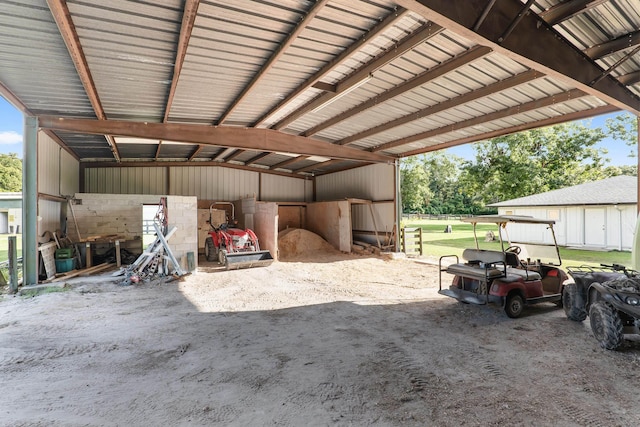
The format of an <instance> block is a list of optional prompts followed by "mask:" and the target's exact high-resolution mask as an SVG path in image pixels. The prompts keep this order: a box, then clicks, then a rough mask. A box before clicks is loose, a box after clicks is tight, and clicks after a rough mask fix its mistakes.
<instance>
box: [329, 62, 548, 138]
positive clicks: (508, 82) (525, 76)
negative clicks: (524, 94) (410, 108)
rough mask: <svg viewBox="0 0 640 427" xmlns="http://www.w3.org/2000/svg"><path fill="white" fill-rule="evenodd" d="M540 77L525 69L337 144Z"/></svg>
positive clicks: (397, 125)
mask: <svg viewBox="0 0 640 427" xmlns="http://www.w3.org/2000/svg"><path fill="white" fill-rule="evenodd" d="M539 77H542V75H541V74H540V73H539V72H537V71H535V70H528V71H525V72H523V73H520V74H516V75H515V76H512V77H509V78H506V79H504V80H500V81H498V82H496V83H493V84H490V85H489V86H485V87H483V88H480V89H476V90H472V91H471V92H467V93H465V94H463V95H460V96H457V97H455V98H451V99H449V100H447V101H443V102H439V103H437V104H434V105H432V106H430V107H427V108H423V109H422V110H419V111H416V112H414V113H411V114H409V115H406V116H404V117H400V118H398V119H395V120H391V121H389V122H387V123H383V124H381V125H379V126H376V127H372V128H370V129H367V130H365V131H362V132H359V133H356V134H354V135H351V136H349V137H347V138H344V139H342V140H340V141H338V142H337V143H336V144H339V145H345V144H351V143H353V142H355V141H358V140H360V139H364V138H367V137H369V136H371V135H375V134H377V133H381V132H384V131H387V130H389V129H393V128H395V127H399V126H403V125H406V124H407V123H411V122H413V121H416V120H420V119H423V118H425V117H428V116H431V115H433V114H437V113H440V112H442V111H445V110H448V109H450V108H455V107H457V106H459V105H463V104H466V103H468V102H471V101H475V100H477V99H480V98H484V97H485V96H489V95H492V94H494V93H496V92H499V91H502V90H506V89H509V88H512V87H515V86H519V85H521V84H524V83H527V82H530V81H532V80H535V79H537V78H539Z"/></svg>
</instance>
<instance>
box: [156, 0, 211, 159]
mask: <svg viewBox="0 0 640 427" xmlns="http://www.w3.org/2000/svg"><path fill="white" fill-rule="evenodd" d="M199 5H200V0H186V2H185V5H184V8H183V11H182V25H181V26H180V36H179V37H178V48H177V50H176V59H175V60H174V61H173V77H172V78H171V88H170V89H169V96H168V97H167V106H166V107H165V108H164V118H163V119H162V122H163V123H166V122H167V121H168V120H169V113H170V112H171V104H173V98H174V96H175V94H176V88H177V87H178V80H179V79H180V73H181V72H182V65H183V64H184V57H185V56H186V54H187V47H188V46H189V40H190V39H191V33H192V32H193V23H194V22H195V20H196V15H197V14H198V6H199ZM160 147H162V141H159V142H158V149H157V150H156V156H155V160H158V156H160Z"/></svg>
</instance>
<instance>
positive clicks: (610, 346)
mask: <svg viewBox="0 0 640 427" xmlns="http://www.w3.org/2000/svg"><path fill="white" fill-rule="evenodd" d="M589 322H590V323H591V331H593V336H594V337H595V338H596V340H597V341H598V342H599V343H600V347H602V348H604V349H607V350H615V349H616V348H618V347H620V345H621V344H622V340H623V334H622V320H620V315H619V314H618V311H617V310H616V309H615V308H613V306H612V305H611V304H609V303H607V302H604V301H596V302H594V303H593V304H591V308H590V309H589Z"/></svg>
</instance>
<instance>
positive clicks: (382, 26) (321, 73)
mask: <svg viewBox="0 0 640 427" xmlns="http://www.w3.org/2000/svg"><path fill="white" fill-rule="evenodd" d="M408 13H409V11H407V10H406V9H404V8H399V9H398V10H396V11H394V12H392V13H390V14H389V15H388V16H387V17H385V18H384V19H383V20H381V21H380V22H379V23H378V24H377V25H375V26H374V27H373V28H372V29H371V30H369V32H367V33H366V34H364V35H363V36H362V37H360V38H359V39H358V40H357V41H356V42H355V43H353V44H352V45H350V46H349V47H348V48H346V49H345V50H343V51H342V53H340V54H339V55H338V56H336V57H335V58H334V59H333V60H332V61H330V62H328V63H327V64H326V65H325V66H324V67H322V68H321V69H320V70H318V72H317V73H315V74H314V75H313V76H311V77H309V78H308V79H307V80H306V81H305V82H304V83H302V84H301V85H300V86H298V87H297V88H296V89H295V90H294V91H293V92H291V93H290V94H289V95H288V96H287V97H286V98H284V99H283V100H282V101H280V102H279V103H278V104H277V105H276V106H275V107H273V108H272V109H271V110H269V111H268V112H267V113H266V114H265V115H263V116H262V117H261V118H259V119H258V120H257V121H256V122H255V123H254V124H253V126H254V127H257V126H260V125H261V124H263V123H264V122H265V121H266V120H267V119H268V118H269V117H271V116H273V115H274V114H276V113H278V112H279V111H280V110H281V109H282V108H284V107H285V106H286V105H287V104H289V103H290V102H291V101H293V100H294V99H295V98H297V97H298V96H299V95H300V94H301V93H303V92H304V91H306V90H307V89H309V88H310V87H312V86H313V85H314V84H316V83H318V82H319V81H320V79H322V78H323V77H325V76H326V75H327V74H329V73H330V72H331V71H332V70H333V69H334V68H335V67H337V66H338V65H339V64H340V63H341V62H343V61H344V60H346V59H347V58H349V57H350V56H351V55H353V54H354V53H355V52H356V51H357V50H358V49H360V48H361V47H362V46H364V45H365V44H367V43H369V42H370V41H371V40H372V39H373V38H375V37H377V36H379V35H380V34H382V33H383V32H384V31H385V30H387V28H389V27H390V26H391V25H393V24H394V23H395V22H396V21H398V20H399V19H401V18H403V17H404V16H405V15H406V14H408Z"/></svg>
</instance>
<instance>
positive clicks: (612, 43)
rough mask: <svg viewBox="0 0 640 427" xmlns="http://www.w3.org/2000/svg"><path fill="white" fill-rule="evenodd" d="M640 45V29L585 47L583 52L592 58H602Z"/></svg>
mask: <svg viewBox="0 0 640 427" xmlns="http://www.w3.org/2000/svg"><path fill="white" fill-rule="evenodd" d="M638 45H640V30H638V31H634V32H633V33H629V34H625V35H622V36H620V37H616V38H615V39H613V40H609V41H607V42H604V43H600V44H597V45H595V46H592V47H590V48H589V49H585V51H584V53H585V54H587V56H588V57H589V58H591V59H593V60H597V59H602V58H604V57H605V56H609V55H611V54H614V53H616V52H619V51H621V50H624V49H628V48H631V47H635V46H638Z"/></svg>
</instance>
